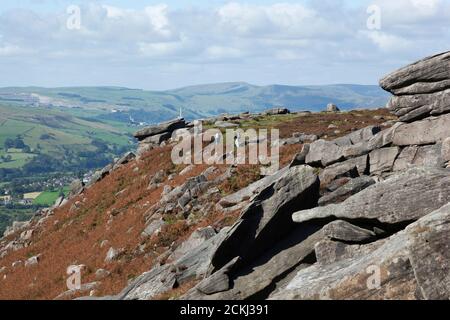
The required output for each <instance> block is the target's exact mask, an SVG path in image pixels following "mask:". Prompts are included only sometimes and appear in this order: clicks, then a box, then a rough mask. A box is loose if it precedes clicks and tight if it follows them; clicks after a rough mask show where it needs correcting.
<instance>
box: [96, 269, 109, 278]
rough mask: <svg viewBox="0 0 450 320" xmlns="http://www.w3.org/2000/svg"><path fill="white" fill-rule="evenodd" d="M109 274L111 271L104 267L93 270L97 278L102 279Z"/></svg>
mask: <svg viewBox="0 0 450 320" xmlns="http://www.w3.org/2000/svg"><path fill="white" fill-rule="evenodd" d="M110 274H111V272H109V271H108V270H106V269H97V271H95V278H96V279H97V280H103V279H105V278H107V277H109V275H110Z"/></svg>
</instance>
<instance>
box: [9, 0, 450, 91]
mask: <svg viewBox="0 0 450 320" xmlns="http://www.w3.org/2000/svg"><path fill="white" fill-rule="evenodd" d="M85 3H86V2H85ZM342 3H343V2H342V1H341V2H335V1H333V2H329V1H325V2H323V1H320V2H302V3H301V4H300V3H272V4H265V5H262V4H261V5H256V4H248V3H247V4H245V3H242V2H231V3H226V4H223V5H219V6H215V7H214V6H212V7H208V8H199V7H190V8H187V7H178V8H173V7H171V6H170V5H167V4H159V5H152V6H146V7H144V8H142V9H131V8H122V7H116V6H108V5H101V4H99V2H96V1H90V2H89V1H87V3H86V4H85V5H83V6H82V7H81V9H82V10H81V18H82V23H81V30H68V29H67V28H66V19H67V13H66V12H65V10H62V11H59V12H49V13H37V12H34V11H32V10H26V9H16V10H10V11H5V12H3V13H1V14H0V55H1V56H2V59H3V60H4V61H6V60H5V59H6V58H11V59H12V58H14V59H16V60H15V61H21V62H22V63H16V64H14V66H13V65H12V64H10V66H8V70H20V71H21V72H14V71H11V72H10V74H8V76H10V77H14V76H15V75H16V74H17V75H23V74H26V73H29V74H30V73H32V72H35V73H36V78H38V79H43V76H42V75H43V74H48V79H51V80H48V81H52V82H51V84H50V83H44V84H46V85H53V84H55V85H64V84H65V83H66V82H67V80H66V78H64V75H62V74H61V73H57V74H51V72H50V71H48V72H43V71H45V70H57V71H58V72H59V71H60V70H61V69H62V68H61V66H65V65H71V66H73V69H74V71H73V74H72V75H71V77H72V78H79V79H81V80H83V72H86V70H90V71H91V72H90V79H89V80H92V81H96V83H98V84H108V81H109V80H110V79H111V78H112V77H111V76H109V75H111V74H112V73H113V71H112V68H118V67H119V68H120V70H121V75H122V74H125V75H126V76H123V77H120V81H122V83H121V84H122V85H128V86H136V87H140V85H139V83H141V82H142V79H147V78H150V79H152V81H153V82H151V83H154V84H155V86H159V85H161V83H163V82H164V83H166V84H167V87H175V86H178V85H181V84H190V83H192V81H196V82H212V81H224V80H227V81H231V80H244V81H249V82H251V81H254V82H260V83H261V82H263V83H271V82H275V81H279V82H286V83H295V82H296V81H300V80H301V81H305V82H310V83H321V82H330V81H331V82H365V83H367V82H372V83H375V82H376V81H377V79H378V78H379V77H381V76H382V75H383V73H385V72H387V71H390V70H392V68H393V67H397V66H399V65H401V64H403V63H405V62H410V61H414V60H415V59H417V58H420V57H422V56H425V55H428V54H432V53H435V52H437V51H443V50H445V49H447V50H448V43H450V28H449V27H448V25H449V22H450V0H395V1H392V0H373V2H372V3H373V4H376V5H379V6H380V8H381V18H382V24H381V30H379V31H370V30H367V28H366V20H367V18H368V15H367V12H366V9H367V8H366V7H362V6H361V7H356V8H355V7H354V6H352V7H351V8H349V7H346V6H344V5H342ZM330 6H331V7H330ZM18 59H19V60H18ZM20 59H21V60H20ZM31 62H32V64H33V66H36V67H35V69H30V63H31ZM5 64H6V62H4V63H3V65H5ZM207 64H208V65H207ZM355 64H357V66H355ZM0 65H2V61H0ZM369 65H370V67H368V66H369ZM25 66H26V67H25ZM77 66H79V67H77ZM80 66H82V67H80ZM143 66H145V68H143ZM174 66H177V67H176V68H175V67H174ZM180 66H183V67H180ZM366 66H367V67H366ZM14 68H15V69H14ZM26 68H27V69H26ZM174 68H175V69H177V70H180V72H178V73H177V72H175V71H174ZM352 68H355V72H350V71H349V70H350V69H352ZM77 70H78V71H77ZM96 70H98V72H96ZM100 70H101V71H100ZM115 70H117V69H115ZM148 70H151V73H150V74H149V73H145V72H147V71H148ZM187 70H189V71H187ZM331 70H332V71H331ZM364 70H366V71H364ZM76 72H79V73H78V74H77V73H76ZM114 72H116V71H114ZM299 74H302V76H301V77H302V78H300V76H299ZM355 74H356V76H355ZM162 75H166V76H167V77H168V78H167V79H166V80H165V81H162V80H161V78H158V77H161V76H162ZM67 77H69V76H67ZM303 77H305V78H303ZM350 77H353V78H350ZM330 79H334V80H330ZM352 79H353V80H352ZM19 80H20V81H19ZM81 80H80V81H81ZM3 81H4V82H6V81H7V80H3ZM53 81H54V82H53ZM57 81H59V82H60V83H56V82H57ZM65 81H66V82H65ZM18 82H21V83H22V84H24V85H26V84H29V83H27V79H18ZM80 84H82V83H80ZM0 85H1V83H0Z"/></svg>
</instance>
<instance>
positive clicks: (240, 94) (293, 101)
mask: <svg viewBox="0 0 450 320" xmlns="http://www.w3.org/2000/svg"><path fill="white" fill-rule="evenodd" d="M388 98H389V94H388V93H386V92H384V91H383V90H382V89H380V88H379V87H378V86H363V85H328V86H283V85H271V86H255V85H251V84H247V83H243V82H232V83H219V84H208V85H198V86H190V87H185V88H180V89H175V90H168V91H145V90H139V89H128V88H119V87H73V88H51V89H47V88H37V87H27V88H2V89H0V102H1V101H3V102H9V103H12V104H19V105H32V106H57V107H63V108H72V109H73V108H83V109H89V110H97V111H99V110H101V111H103V112H108V113H106V114H103V115H99V118H100V119H108V120H116V121H122V122H123V121H125V122H126V121H129V118H130V117H131V118H132V119H134V120H136V121H138V122H148V123H155V122H160V121H163V120H167V119H171V118H173V117H175V116H177V115H178V114H179V110H180V108H182V109H183V115H184V116H185V117H186V118H188V119H194V118H201V117H205V116H212V115H217V114H220V113H226V112H229V113H233V112H234V113H239V112H242V111H250V112H258V111H262V110H264V109H267V108H271V107H274V106H280V105H281V106H285V107H288V108H290V109H291V110H311V111H318V110H322V109H324V107H325V106H326V104H328V103H330V102H333V103H336V104H337V105H338V106H340V107H341V108H342V109H354V108H374V107H382V106H384V105H385V104H386V102H387V100H388ZM113 110H114V111H122V112H114V113H112V112H111V111H113Z"/></svg>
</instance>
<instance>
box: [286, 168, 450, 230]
mask: <svg viewBox="0 0 450 320" xmlns="http://www.w3.org/2000/svg"><path fill="white" fill-rule="evenodd" d="M448 202H450V171H449V170H447V169H437V168H424V167H420V168H412V169H409V170H407V171H404V172H401V173H399V174H396V175H393V176H392V177H390V178H389V179H387V180H385V181H383V182H380V183H377V184H375V185H372V186H370V187H368V188H367V189H365V190H363V191H361V192H359V193H357V194H355V195H354V196H352V197H350V198H348V199H347V200H345V201H344V202H342V203H340V204H330V205H328V206H325V207H317V208H314V209H310V210H303V211H299V212H296V213H294V215H293V220H294V221H296V222H306V221H310V220H316V219H329V218H332V217H337V218H340V219H365V220H376V221H378V222H381V223H389V224H398V223H405V222H408V221H413V220H417V219H419V218H421V217H423V216H425V215H427V214H429V213H430V212H432V211H433V210H435V209H437V208H439V207H441V206H443V205H444V204H446V203H448Z"/></svg>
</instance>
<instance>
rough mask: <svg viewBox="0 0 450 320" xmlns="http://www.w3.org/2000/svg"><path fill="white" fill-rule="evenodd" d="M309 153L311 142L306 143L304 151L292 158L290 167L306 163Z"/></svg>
mask: <svg viewBox="0 0 450 320" xmlns="http://www.w3.org/2000/svg"><path fill="white" fill-rule="evenodd" d="M308 153H309V144H304V145H303V147H302V151H300V152H299V153H297V154H296V155H295V156H294V158H293V159H292V161H291V163H290V164H289V167H291V168H292V167H294V166H299V165H302V164H305V163H306V156H307V155H308Z"/></svg>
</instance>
